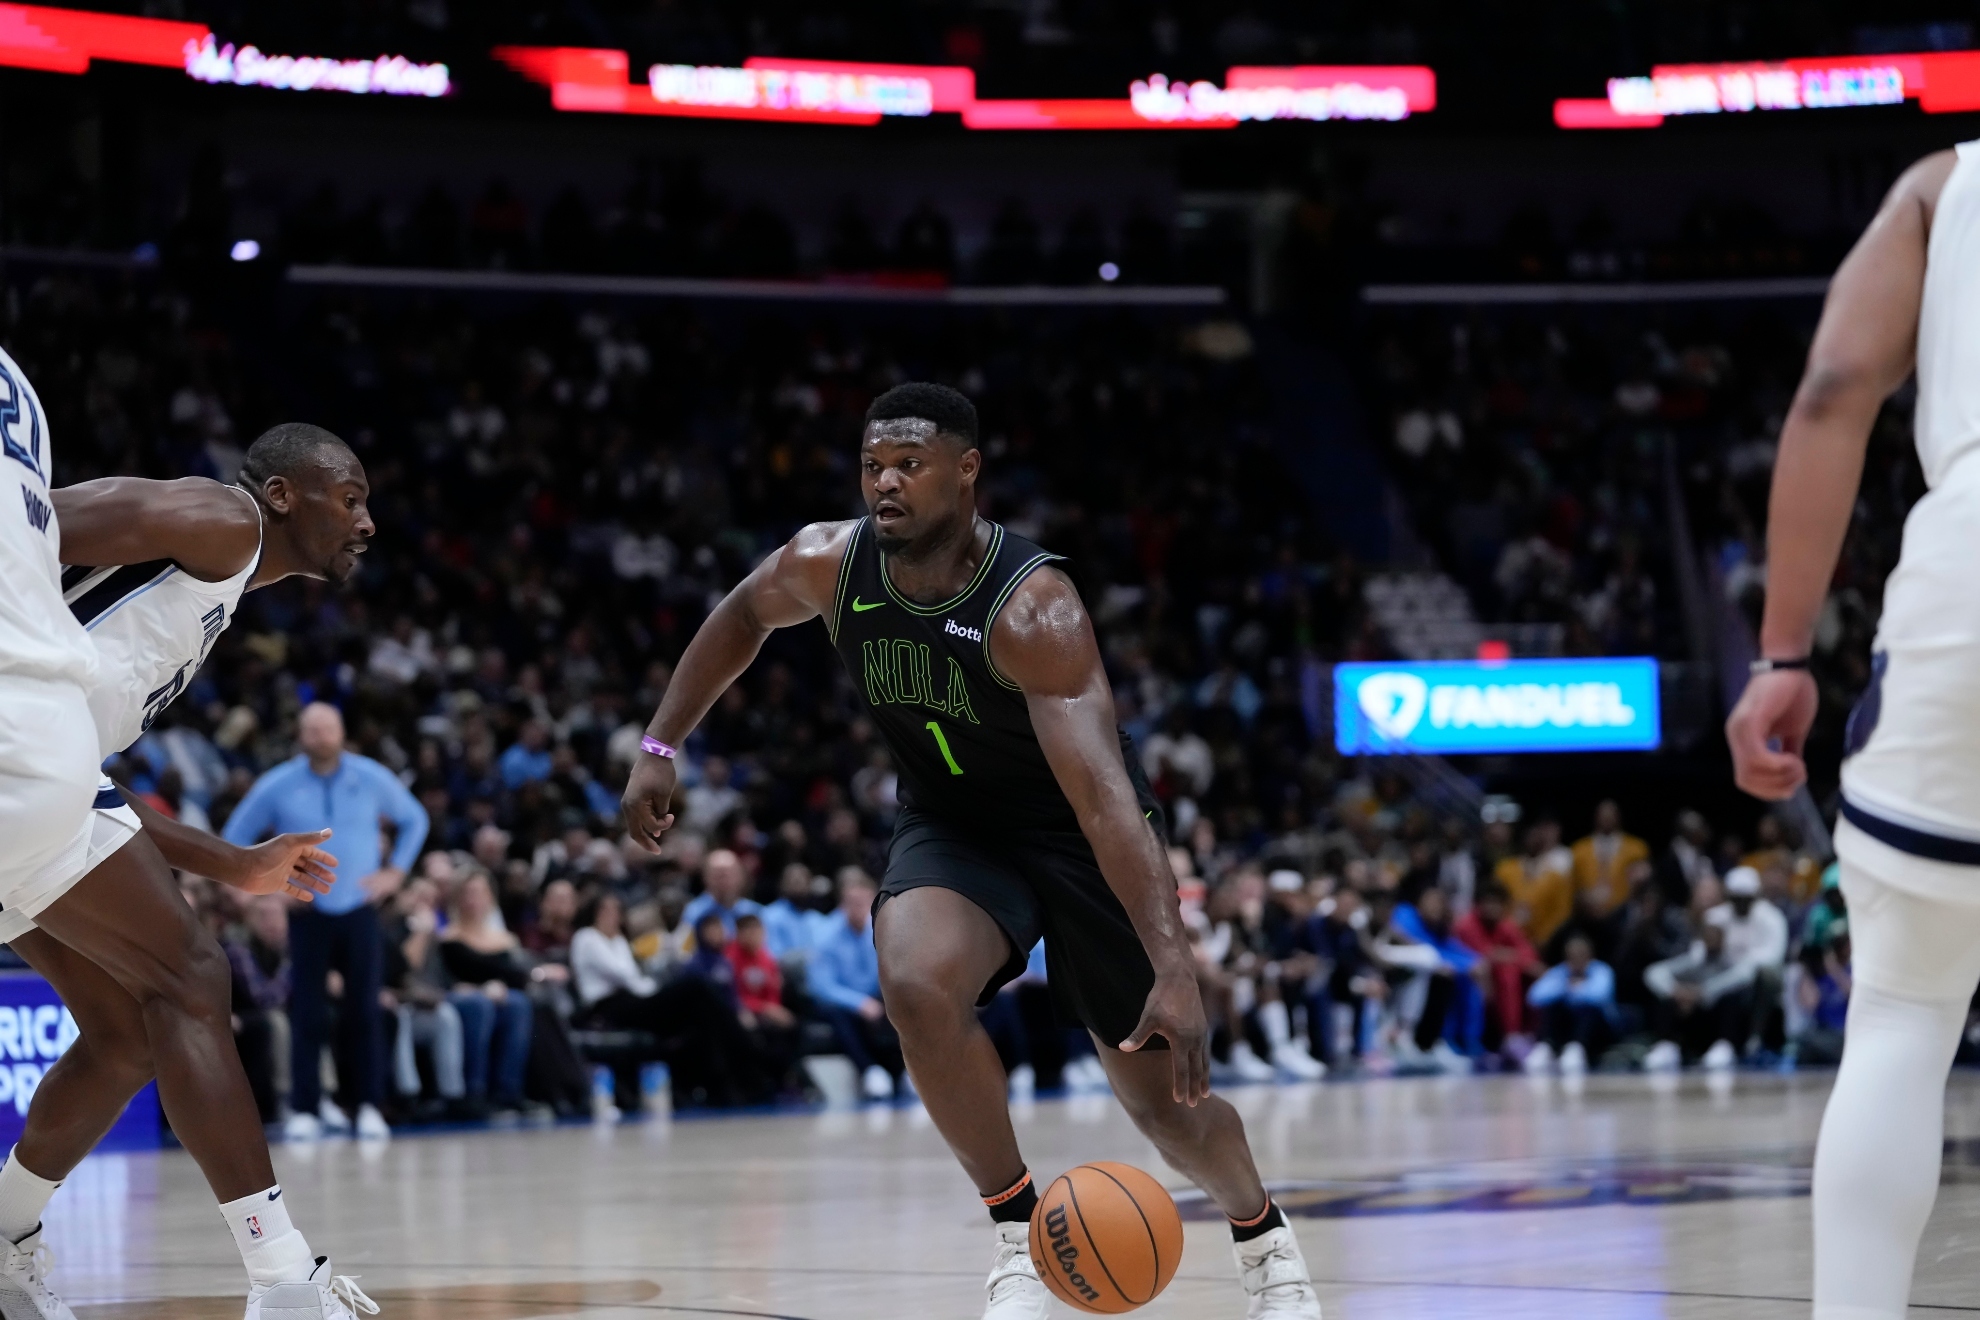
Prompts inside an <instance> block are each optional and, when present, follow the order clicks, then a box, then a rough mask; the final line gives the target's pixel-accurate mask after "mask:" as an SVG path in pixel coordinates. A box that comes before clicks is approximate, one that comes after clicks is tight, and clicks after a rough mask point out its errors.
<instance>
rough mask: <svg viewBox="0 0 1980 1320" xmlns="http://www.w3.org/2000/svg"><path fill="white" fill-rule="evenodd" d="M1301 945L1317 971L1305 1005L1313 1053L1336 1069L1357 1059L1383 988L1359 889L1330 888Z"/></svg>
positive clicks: (1366, 909)
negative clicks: (1317, 965)
mask: <svg viewBox="0 0 1980 1320" xmlns="http://www.w3.org/2000/svg"><path fill="white" fill-rule="evenodd" d="M1301 942H1302V944H1303V945H1304V946H1305V947H1306V948H1307V949H1309V950H1311V951H1312V952H1313V953H1314V954H1315V955H1316V956H1317V958H1318V959H1319V962H1320V967H1321V970H1320V974H1319V975H1318V976H1317V977H1315V978H1314V982H1313V984H1314V989H1313V990H1312V991H1311V992H1310V993H1309V995H1308V996H1307V1001H1306V1015H1307V1029H1308V1032H1309V1034H1310V1035H1311V1036H1312V1038H1313V1044H1314V1054H1315V1056H1316V1057H1317V1058H1319V1059H1321V1060H1322V1061H1323V1062H1325V1063H1326V1064H1327V1066H1329V1067H1330V1068H1339V1067H1341V1066H1342V1065H1343V1064H1345V1063H1347V1062H1348V1061H1349V1060H1350V1059H1353V1058H1358V1057H1359V1056H1360V1055H1361V1052H1362V1036H1363V1032H1364V1029H1365V1028H1367V1027H1368V1026H1369V1025H1370V1021H1369V1017H1370V1013H1371V1010H1372V1009H1374V1008H1375V1007H1377V1006H1379V1004H1380V1003H1381V1001H1382V1000H1383V998H1384V997H1385V995H1386V993H1387V990H1388V983H1387V982H1386V981H1384V980H1383V979H1382V973H1381V969H1380V967H1378V966H1377V965H1376V961H1375V955H1374V943H1373V940H1372V939H1371V938H1370V934H1369V919H1368V907H1367V904H1365V903H1364V902H1363V901H1362V897H1361V891H1359V890H1357V889H1354V888H1353V887H1351V886H1342V887H1340V888H1338V889H1336V890H1335V891H1334V893H1333V895H1332V897H1331V898H1330V899H1328V900H1327V901H1326V902H1324V903H1322V904H1321V906H1320V907H1319V909H1317V910H1316V911H1315V913H1314V915H1313V916H1312V917H1311V918H1310V919H1309V920H1308V922H1307V926H1306V933H1305V937H1304V939H1303V940H1302V941H1301Z"/></svg>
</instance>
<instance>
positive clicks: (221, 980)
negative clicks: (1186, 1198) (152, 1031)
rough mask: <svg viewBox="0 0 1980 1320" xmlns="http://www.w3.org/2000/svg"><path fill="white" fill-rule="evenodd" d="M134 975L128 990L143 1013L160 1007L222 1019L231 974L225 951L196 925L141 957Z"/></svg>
mask: <svg viewBox="0 0 1980 1320" xmlns="http://www.w3.org/2000/svg"><path fill="white" fill-rule="evenodd" d="M134 979H135V981H136V984H135V985H133V986H131V990H132V993H133V995H134V996H135V997H136V998H137V1000H138V1002H139V1003H140V1004H141V1005H142V1006H143V1008H144V1011H145V1013H146V1015H147V1016H149V1015H150V1014H151V1013H154V1012H158V1011H160V1010H163V1011H165V1012H168V1013H174V1014H177V1015H180V1016H184V1017H192V1018H202V1019H205V1018H217V1019H219V1020H220V1021H222V1022H224V1021H226V1020H227V1018H228V1015H229V1011H230V1009H231V1007H232V1001H233V976H232V972H231V971H230V969H229V968H228V966H227V955H226V954H225V953H223V952H222V951H221V949H220V945H219V943H218V942H217V941H215V940H214V938H213V937H212V936H211V935H209V934H207V932H205V931H204V930H201V929H199V928H198V927H197V926H193V927H192V928H191V929H190V930H188V931H187V932H185V934H184V937H183V938H181V939H179V940H177V941H176V942H175V943H174V944H173V946H172V947H171V948H170V950H169V951H166V952H162V953H159V954H157V955H155V956H153V957H150V958H147V959H145V960H144V961H143V964H142V966H141V967H140V968H138V969H137V970H136V972H135V974H134Z"/></svg>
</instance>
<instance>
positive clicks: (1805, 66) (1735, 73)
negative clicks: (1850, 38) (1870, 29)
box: [1554, 51, 1980, 128]
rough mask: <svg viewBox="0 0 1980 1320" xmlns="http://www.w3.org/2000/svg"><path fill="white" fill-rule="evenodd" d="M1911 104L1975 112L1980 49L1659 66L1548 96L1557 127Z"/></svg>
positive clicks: (1979, 102)
mask: <svg viewBox="0 0 1980 1320" xmlns="http://www.w3.org/2000/svg"><path fill="white" fill-rule="evenodd" d="M1905 101H1916V102H1918V106H1919V109H1921V110H1923V111H1924V112H1925V113H1926V114H1934V115H1936V114H1952V113H1958V112H1962V111H1970V110H1980V51H1932V52H1927V53H1924V54H1918V55H1859V56H1824V57H1818V58H1810V59H1794V60H1779V61H1776V62H1772V63H1738V64H1660V65H1657V66H1656V67H1654V68H1652V69H1651V70H1650V75H1649V76H1648V77H1639V78H1611V79H1610V80H1609V94H1608V96H1607V97H1605V98H1573V99H1565V100H1560V101H1556V102H1554V123H1555V124H1557V125H1558V126H1560V127H1561V128H1657V127H1659V126H1661V125H1662V124H1664V123H1665V122H1666V121H1667V120H1669V119H1672V118H1676V117H1680V116H1691V115H1724V114H1734V115H1737V114H1748V113H1753V112H1769V113H1771V112H1776V111H1783V110H1836V109H1845V108H1849V107H1855V106H1866V105H1897V104H1901V103H1903V102H1905Z"/></svg>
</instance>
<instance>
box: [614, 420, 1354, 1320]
mask: <svg viewBox="0 0 1980 1320" xmlns="http://www.w3.org/2000/svg"><path fill="white" fill-rule="evenodd" d="M982 461H983V460H982V455H981V453H980V452H979V451H978V450H977V448H976V410H975V408H974V407H973V406H972V405H971V404H970V402H969V401H968V400H967V399H965V398H964V397H963V396H962V395H960V394H958V393H956V392H955V391H954V390H950V389H947V388H945V387H943V386H938V385H925V384H910V385H902V386H897V387H896V388H894V389H892V390H889V391H888V392H887V393H885V394H883V395H881V396H880V397H879V398H878V399H876V400H874V402H873V405H872V406H871V407H870V408H869V409H868V411H867V414H866V428H865V434H864V437H863V439H862V441H861V445H860V467H861V489H862V491H863V493H864V495H865V499H866V506H867V508H868V510H869V511H870V513H869V516H868V517H865V518H861V519H858V520H855V521H851V522H838V523H817V524H813V525H812V526H810V527H807V528H805V529H804V530H802V531H800V532H799V533H798V534H797V535H796V536H795V537H793V538H792V539H791V541H790V542H789V543H788V544H786V545H785V546H784V547H783V548H782V549H781V550H779V551H778V552H777V553H775V554H772V555H771V556H769V557H768V558H767V559H765V560H764V561H763V563H762V564H761V565H759V566H758V567H757V569H756V570H755V571H754V572H753V573H751V574H750V575H749V577H747V578H746V579H744V580H743V582H742V583H741V584H740V585H738V586H737V587H736V589H735V590H734V591H732V592H730V593H729V595H728V596H727V597H726V598H725V599H724V600H723V601H722V602H721V604H720V605H718V606H717V607H716V608H715V610H714V611H713V612H712V613H711V614H710V615H709V617H708V619H707V621H706V622H705V623H704V624H703V625H702V627H701V629H700V631H699V632H698V633H696V635H695V637H694V639H693V641H692V642H690V643H689V645H688V648H687V651H686V653H685V654H684V655H683V656H682V657H681V662H680V665H679V667H678V668H677V669H676V670H675V673H674V679H673V682H672V684H671V685H670V686H669V687H668V689H667V692H666V695H665V697H664V698H663V699H662V700H661V703H660V708H659V710H658V711H657V712H656V713H655V714H654V717H653V720H652V722H651V724H650V725H649V726H648V729H647V735H648V736H647V739H646V743H645V747H646V752H645V754H643V755H642V756H641V757H640V759H639V763H638V764H637V765H636V766H635V767H634V770H633V773H632V777H631V779H630V781H629V782H628V784H627V786H626V794H625V811H626V819H627V822H628V824H629V826H630V828H631V831H632V835H633V837H634V838H635V839H636V840H638V841H640V842H641V843H642V844H644V845H645V846H647V847H649V848H657V847H658V843H659V838H660V835H661V833H662V832H663V831H664V830H665V829H667V828H668V827H669V826H670V825H671V824H672V823H673V817H672V816H671V815H669V814H668V807H669V804H670V802H671V800H672V798H673V795H674V791H675V788H676V771H675V766H674V761H673V754H674V752H673V749H674V747H675V746H676V745H678V744H679V743H680V742H682V741H683V740H684V739H685V738H686V737H687V736H688V734H689V733H690V732H691V731H692V730H693V729H694V727H695V725H696V724H697V723H699V722H700V720H701V718H702V717H703V716H704V715H705V714H706V713H707V711H708V709H709V707H710V706H712V705H713V704H714V702H715V700H716V698H717V697H719V696H720V695H721V693H722V692H723V690H724V689H726V688H727V687H728V686H729V685H730V684H731V683H732V682H734V681H735V679H736V678H737V677H738V676H739V675H740V674H741V673H742V671H743V670H744V669H745V668H746V667H747V666H748V665H749V663H750V661H751V660H752V659H754V658H755V656H756V653H757V651H758V650H759V649H760V648H761V646H762V644H763V641H764V639H765V638H766V637H767V636H768V635H769V633H770V632H771V630H773V629H776V628H787V627H791V626H794V625H796V624H800V623H803V622H805V621H806V620H809V619H813V618H819V617H822V618H823V619H824V620H825V624H826V627H827V629H828V630H829V632H830V633H831V636H832V640H833V644H834V646H835V647H836V648H837V650H838V651H839V654H840V657H841V658H842V659H843V660H844V661H845V663H846V666H847V669H848V671H849V672H850V673H851V675H852V678H853V684H854V686H855V687H856V688H857V689H858V690H859V692H860V693H861V695H862V697H863V698H864V700H865V702H866V705H867V707H868V709H869V711H870V712H871V715H872V719H873V722H874V725H875V727H877V728H878V729H879V730H880V732H881V734H882V736H883V737H884V738H885V740H886V742H887V745H888V747H889V749H890V750H891V751H892V753H893V756H894V760H895V763H896V764H897V765H898V766H899V768H900V780H901V800H902V807H903V809H902V812H901V815H900V818H899V821H898V823H897V825H896V827H895V832H894V839H893V844H892V848H891V852H890V855H889V859H888V864H887V872H886V876H885V878H884V879H883V881H882V883H881V892H880V895H879V897H878V898H877V899H876V901H875V920H874V932H875V943H876V945H877V948H878V953H879V959H880V976H881V984H882V991H883V995H884V999H885V1002H886V1006H887V1012H888V1015H889V1016H890V1017H891V1019H892V1020H893V1022H894V1024H895V1025H896V1027H897V1028H898V1029H899V1031H900V1036H901V1045H902V1050H903V1052H904V1054H905V1055H906V1058H907V1063H908V1069H909V1072H910V1074H911V1075H912V1077H913V1079H914V1082H915V1086H916V1088H917V1089H918V1090H919V1092H920V1094H921V1098H922V1100H923V1102H924V1103H925V1104H926V1106H927V1108H928V1113H929V1115H930V1117H931V1118H933V1120H934V1122H935V1125H936V1127H937V1128H938V1129H940V1131H941V1133H942V1135H943V1137H944V1138H945V1139H946V1140H947V1141H948V1143H949V1147H950V1149H951V1150H953V1151H954V1152H955V1154H956V1158H957V1159H958V1160H959V1161H960V1162H961V1164H962V1166H963V1168H964V1170H965V1171H966V1172H967V1173H968V1174H969V1176H970V1178H971V1179H972V1181H974V1182H975V1184H976V1187H977V1190H978V1191H979V1193H981V1195H982V1197H983V1200H984V1203H985V1204H986V1206H988V1207H989V1210H990V1217H991V1220H992V1221H993V1223H994V1224H995V1226H996V1232H997V1251H996V1257H995V1262H994V1264H993V1266H992V1269H991V1273H990V1278H989V1281H988V1284H987V1289H988V1294H989V1295H988V1300H987V1304H986V1307H985V1310H984V1317H985V1320H1040V1318H1041V1317H1043V1316H1045V1315H1046V1314H1047V1312H1048V1309H1049V1306H1050V1301H1049V1296H1048V1294H1047V1292H1046V1289H1045V1286H1044V1285H1043V1284H1042V1283H1041V1282H1040V1281H1039V1278H1038V1274H1037V1271H1036V1269H1035V1268H1034V1265H1033V1262H1032V1260H1031V1258H1030V1254H1029V1250H1028V1243H1027V1234H1028V1227H1027V1226H1028V1222H1029V1220H1030V1217H1031V1211H1032V1208H1033V1207H1034V1206H1035V1205H1036V1204H1037V1200H1038V1196H1037V1192H1036V1190H1035V1189H1034V1188H1033V1187H1032V1185H1031V1175H1030V1174H1029V1172H1028V1171H1027V1170H1026V1168H1025V1164H1024V1159H1023V1157H1022V1155H1020V1154H1019V1152H1018V1145H1017V1138H1016V1135H1015V1133H1014V1132H1013V1130H1012V1127H1011V1122H1010V1115H1009V1112H1008V1110H1007V1109H1006V1108H1005V1098H1004V1097H1005V1085H1004V1070H1003V1066H1002V1064H1001V1063H1000V1062H999V1061H998V1057H997V1051H996V1048H995V1047H994V1046H993V1045H992V1044H991V1041H990V1038H989V1036H988V1035H987V1034H985V1032H984V1030H983V1028H982V1027H981V1025H980V1024H979V1023H978V1021H977V1016H976V1006H977V1004H978V1003H980V1002H984V1001H985V1000H986V999H987V997H988V996H990V995H991V994H994V993H995V992H996V990H997V988H998V987H999V986H1001V985H1003V984H1004V983H1005V982H1006V981H1009V980H1010V979H1012V978H1013V977H1015V976H1016V975H1018V974H1019V973H1020V972H1021V971H1022V970H1023V968H1024V965H1025V958H1026V954H1027V953H1028V952H1029V951H1030V949H1031V947H1032V945H1033V944H1035V943H1036V942H1037V941H1038V940H1039V939H1040V938H1043V939H1044V941H1045V945H1046V949H1047V951H1048V953H1049V956H1050V960H1051V966H1052V981H1051V984H1052V990H1053V994H1054V996H1055V997H1056V999H1057V1002H1058V1003H1059V1005H1060V1007H1061V1008H1062V1009H1063V1010H1065V1011H1066V1012H1067V1013H1068V1014H1069V1015H1071V1016H1072V1017H1074V1018H1075V1019H1076V1020H1078V1021H1079V1022H1080V1023H1082V1024H1083V1025H1084V1026H1085V1027H1086V1028H1087V1029H1088V1030H1089V1031H1090V1032H1091V1033H1092V1034H1093V1037H1094V1042H1095V1044H1096V1046H1097V1048H1098V1050H1099V1053H1100V1057H1101V1059H1102V1061H1103V1063H1104V1064H1105V1066H1106V1069H1107V1075H1108V1078H1109V1079H1110V1080H1111V1081H1112V1083H1113V1087H1114V1093H1115V1095H1117V1096H1118V1097H1119V1098H1120V1100H1121V1103H1122V1105H1123V1106H1124V1107H1125V1108H1126V1110H1127V1111H1128V1114H1129V1116H1130V1117H1132V1118H1133V1120H1134V1122H1135V1124H1136V1126H1137V1127H1139V1128H1140V1129H1141V1131H1142V1132H1143V1133H1144V1134H1145V1135H1146V1136H1147V1137H1148V1138H1149V1140H1150V1141H1152V1142H1153V1143H1154V1144H1155V1147H1156V1148H1157V1149H1158V1150H1159V1151H1160V1152H1161V1153H1162V1157H1163V1158H1164V1159H1165V1160H1167V1161H1168V1163H1169V1164H1170V1165H1172V1166H1173V1167H1174V1168H1176V1169H1177V1170H1178V1171H1180V1172H1181V1173H1183V1174H1184V1175H1185V1176H1187V1177H1188V1178H1189V1179H1190V1180H1191V1181H1192V1182H1194V1183H1196V1184H1197V1185H1198V1186H1200V1187H1202V1188H1203V1189H1204V1190H1205V1191H1206V1192H1207V1193H1209V1195H1210V1197H1211V1199H1212V1200H1213V1201H1215V1202H1216V1204H1217V1205H1218V1207H1219V1208H1220V1209H1222V1210H1223V1212H1224V1213H1225V1214H1226V1215H1227V1216H1229V1217H1230V1219H1231V1224H1232V1235H1233V1238H1234V1239H1235V1242H1236V1246H1235V1251H1236V1256H1237V1262H1238V1270H1239V1274H1240V1277H1241V1280H1242V1282H1243V1286H1244V1291H1245V1294H1246V1296H1247V1303H1248V1309H1247V1312H1246V1314H1247V1316H1248V1317H1250V1320H1260V1318H1261V1317H1288V1318H1290V1317H1301V1318H1304V1320H1317V1317H1318V1316H1319V1315H1320V1301H1319V1297H1318V1295H1317V1294H1316V1293H1315V1292H1314V1290H1313V1286H1312V1283H1311V1280H1310V1276H1309V1275H1308V1273H1307V1269H1306V1264H1305V1261H1304V1260H1303V1259H1302V1258H1301V1256H1300V1251H1299V1244H1298V1242H1297V1241H1296V1239H1295V1238H1294V1236H1293V1231H1292V1228H1291V1226H1290V1225H1289V1224H1288V1223H1287V1221H1286V1218H1285V1215H1284V1214H1283V1212H1282V1211H1280V1210H1279V1208H1278V1207H1277V1206H1275V1205H1274V1204H1273V1203H1272V1201H1271V1199H1270V1198H1269V1197H1268V1196H1267V1194H1266V1192H1265V1188H1264V1186H1263V1184H1262V1183H1260V1181H1259V1178H1258V1172H1257V1169H1256V1168H1255V1167H1254V1165H1253V1162H1252V1158H1251V1151H1250V1148H1249V1147H1248V1145H1247V1144H1246V1142H1245V1137H1244V1126H1243V1123H1242V1122H1241V1121H1240V1119H1239V1118H1238V1116H1237V1113H1236V1111H1235V1110H1233V1109H1232V1108H1231V1107H1230V1105H1228V1104H1226V1103H1225V1102H1224V1101H1223V1100H1221V1099H1219V1098H1217V1097H1215V1096H1213V1095H1211V1094H1210V1088H1209V1063H1208V1057H1207V1054H1206V1049H1205V1024H1204V1015H1203V1006H1202V1003H1201V1001H1200V1000H1199V998H1198V994H1197V986H1196V973H1195V965H1194V960H1193V958H1192V955H1191V953H1190V950H1189V946H1188V943H1187V941H1186V939H1185V937H1184V933H1183V925H1182V918H1181V912H1180V908H1179V905H1178V902H1177V897H1176V881H1175V877H1174V875H1173V874H1172V873H1171V872H1170V870H1169V865H1168V859H1167V854H1166V852H1165V851H1164V848H1163V846H1162V842H1161V839H1160V837H1159V835H1158V834H1157V831H1156V828H1154V827H1153V826H1151V824H1150V821H1151V819H1153V818H1154V817H1156V816H1157V815H1158V814H1159V808H1158V806H1157V805H1156V803H1155V800H1154V798H1153V795H1152V794H1151V793H1150V791H1149V789H1148V785H1147V783H1146V781H1145V779H1144V778H1143V777H1142V776H1141V774H1140V772H1139V769H1138V765H1137V764H1136V762H1135V761H1134V759H1133V758H1131V757H1124V756H1123V745H1124V738H1123V735H1122V734H1121V733H1120V731H1119V729H1118V726H1117V725H1116V723H1115V720H1114V705H1113V695H1112V692H1111V690H1110V688H1109V686H1108V683H1107V677H1106V673H1105V671H1104V669H1103V668H1102V665H1101V661H1100V651H1099V647H1098V645H1097V644H1096V642H1095V640H1094V635H1093V628H1092V624H1091V622H1090V621H1089V620H1088V618H1087V614H1086V611H1085V607H1084V606H1083V605H1082V603H1081V601H1080V598H1079V593H1078V592H1077V591H1076V590H1075V589H1074V587H1073V585H1072V582H1071V581H1070V579H1068V578H1067V577H1066V576H1065V575H1064V574H1063V573H1062V572H1060V571H1059V570H1058V569H1056V568H1053V567H1051V561H1052V560H1054V559H1056V558H1057V556H1055V555H1051V554H1048V553H1046V552H1045V551H1043V550H1040V549H1039V548H1038V547H1037V546H1035V545H1032V544H1031V543H1030V542H1028V541H1025V540H1023V539H1022V538H1020V537H1017V536H1015V535H1012V534H1011V533H1009V532H1008V531H1007V530H1006V529H1004V528H1003V527H1001V526H998V525H997V524H995V523H992V522H989V521H988V520H986V519H984V518H981V517H979V516H978V515H977V513H976V479H977V475H978V473H979V472H980V471H981V468H982Z"/></svg>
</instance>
